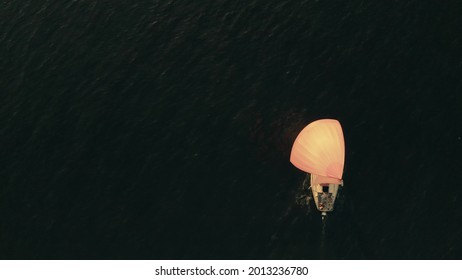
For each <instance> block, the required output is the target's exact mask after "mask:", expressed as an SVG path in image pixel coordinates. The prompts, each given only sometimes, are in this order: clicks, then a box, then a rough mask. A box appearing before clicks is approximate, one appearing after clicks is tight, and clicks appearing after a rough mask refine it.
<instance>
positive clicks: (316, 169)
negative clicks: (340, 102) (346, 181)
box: [290, 119, 345, 183]
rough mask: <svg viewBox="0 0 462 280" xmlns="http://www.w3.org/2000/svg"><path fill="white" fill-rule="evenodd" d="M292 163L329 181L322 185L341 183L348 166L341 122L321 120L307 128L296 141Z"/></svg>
mask: <svg viewBox="0 0 462 280" xmlns="http://www.w3.org/2000/svg"><path fill="white" fill-rule="evenodd" d="M290 162H291V163H292V164H293V165H295V167H297V168H299V169H301V170H303V171H305V172H307V173H311V174H316V175H320V176H321V177H326V178H324V181H327V182H322V183H334V182H337V183H338V182H340V181H341V179H342V175H343V166H344V163H345V140H344V138H343V131H342V126H341V125H340V123H339V122H338V121H337V120H333V119H322V120H317V121H314V122H312V123H310V124H309V125H307V126H306V127H305V128H304V129H303V130H302V131H301V132H300V134H299V135H298V136H297V138H296V139H295V142H294V145H293V146H292V152H291V154H290ZM321 177H320V178H319V179H320V180H321V179H322V178H321ZM329 178H330V179H329Z"/></svg>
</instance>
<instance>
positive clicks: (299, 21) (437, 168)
mask: <svg viewBox="0 0 462 280" xmlns="http://www.w3.org/2000/svg"><path fill="white" fill-rule="evenodd" d="M461 14H462V4H460V3H457V2H456V1H444V2H437V1H386V3H378V2H376V1H372V2H371V1H369V2H368V1H362V0H361V1H359V0H357V1H356V0H353V1H325V0H320V1H313V0H306V1H287V0H282V1H272V0H261V1H260V0H252V1H235V0H234V1H231V0H218V1H172V0H166V1H154V0H150V1H148V0H138V1H103V0H102V1H95V0H87V1H84V0H82V1H77V0H75V1H57V0H48V1H40V0H37V1H36V0H34V1H32V0H14V1H13V0H11V1H10V0H4V1H1V3H0V74H1V75H0V258H3V259H100V258H104V259H183V258H187V259H257V258H258V259H460V258H462V241H461V239H460V237H461V235H462V183H461V182H462V180H461V179H462V177H461V174H462V160H461V158H462V139H461V137H462V121H461V119H462V116H461V109H462V75H461V74H462V53H461V52H462V51H461V50H462V17H461V16H460V15H461ZM320 118H335V119H338V120H339V121H340V122H341V123H342V125H343V129H344V134H345V141H346V149H347V150H346V163H345V172H344V181H345V188H344V191H343V193H342V198H341V201H340V203H339V205H338V207H337V209H336V211H335V213H333V214H332V215H331V216H330V217H329V218H328V220H327V222H326V224H324V225H323V224H322V221H321V218H320V215H319V213H317V212H311V213H309V214H307V209H306V208H303V207H301V206H299V205H298V204H297V203H296V196H297V194H298V192H299V189H300V187H301V185H302V182H303V179H304V174H303V172H301V171H299V170H298V169H296V168H295V167H294V166H292V165H291V164H290V163H289V154H290V149H291V146H292V143H293V141H294V139H295V137H296V136H297V134H298V132H299V131H300V130H301V129H302V128H303V127H304V126H305V125H307V124H308V123H309V122H311V121H313V120H316V119H320Z"/></svg>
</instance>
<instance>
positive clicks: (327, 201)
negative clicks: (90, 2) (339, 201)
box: [310, 174, 342, 215]
mask: <svg viewBox="0 0 462 280" xmlns="http://www.w3.org/2000/svg"><path fill="white" fill-rule="evenodd" d="M315 176H316V175H313V174H312V175H311V184H310V186H311V192H312V193H313V199H314V202H315V203H316V208H318V210H319V211H321V212H322V214H323V215H326V213H327V212H332V211H334V205H335V199H336V198H337V194H338V190H339V188H340V186H342V184H333V183H329V184H328V183H314V181H315V180H314V177H315Z"/></svg>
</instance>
